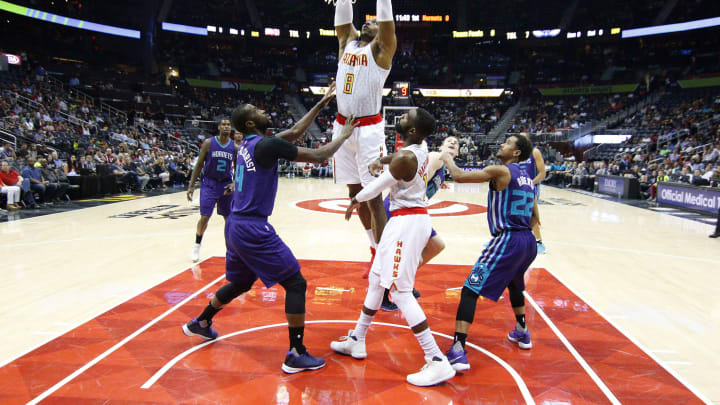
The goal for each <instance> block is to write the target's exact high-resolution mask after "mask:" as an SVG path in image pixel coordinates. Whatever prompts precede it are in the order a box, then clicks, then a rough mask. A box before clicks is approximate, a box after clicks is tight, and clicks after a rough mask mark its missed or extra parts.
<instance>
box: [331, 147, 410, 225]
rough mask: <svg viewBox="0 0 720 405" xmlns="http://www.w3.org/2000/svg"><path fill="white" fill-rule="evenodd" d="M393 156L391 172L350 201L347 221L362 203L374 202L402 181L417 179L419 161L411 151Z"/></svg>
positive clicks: (382, 175)
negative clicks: (381, 194) (373, 200)
mask: <svg viewBox="0 0 720 405" xmlns="http://www.w3.org/2000/svg"><path fill="white" fill-rule="evenodd" d="M392 156H393V157H392V161H391V162H390V170H388V171H387V172H385V173H383V174H381V175H380V176H379V177H378V178H376V179H375V180H373V181H371V182H370V184H368V185H367V186H365V187H363V189H362V190H361V191H360V192H359V193H357V195H355V197H353V198H352V199H351V200H350V205H349V206H348V208H347V210H346V211H345V220H346V221H349V220H350V218H351V217H352V213H353V211H354V210H355V208H356V207H357V206H358V205H359V204H360V203H361V202H365V201H369V200H372V199H373V198H375V197H376V196H378V195H380V193H382V191H383V190H385V189H388V188H390V187H392V186H393V185H395V183H397V182H398V181H400V180H405V181H410V180H412V179H413V177H415V172H416V171H417V166H418V161H417V158H416V157H415V154H414V153H412V152H410V151H400V152H398V153H395V154H393V155H392Z"/></svg>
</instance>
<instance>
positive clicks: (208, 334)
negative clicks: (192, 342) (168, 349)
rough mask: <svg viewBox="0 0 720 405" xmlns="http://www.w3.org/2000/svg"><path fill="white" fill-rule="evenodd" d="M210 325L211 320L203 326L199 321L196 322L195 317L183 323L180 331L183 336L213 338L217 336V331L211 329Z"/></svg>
mask: <svg viewBox="0 0 720 405" xmlns="http://www.w3.org/2000/svg"><path fill="white" fill-rule="evenodd" d="M210 325H212V321H210V322H208V326H207V327H205V328H203V327H202V326H200V322H198V320H197V318H195V319H193V320H192V321H190V322H188V323H186V324H185V325H183V326H182V331H183V333H184V334H185V336H200V337H201V338H203V339H205V340H213V339H216V338H217V337H218V333H217V332H216V331H215V330H213V329H212V328H211V327H210Z"/></svg>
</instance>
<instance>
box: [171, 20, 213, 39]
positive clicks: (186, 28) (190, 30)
mask: <svg viewBox="0 0 720 405" xmlns="http://www.w3.org/2000/svg"><path fill="white" fill-rule="evenodd" d="M162 29H163V31H173V32H182V33H184V34H193V35H204V36H207V34H208V30H207V28H204V27H193V26H191V25H182V24H173V23H169V22H164V23H162Z"/></svg>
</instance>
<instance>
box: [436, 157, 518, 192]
mask: <svg viewBox="0 0 720 405" xmlns="http://www.w3.org/2000/svg"><path fill="white" fill-rule="evenodd" d="M441 158H442V160H443V162H445V167H447V169H448V172H450V175H451V176H452V178H453V180H455V181H456V182H458V183H485V182H488V181H491V180H495V182H496V183H504V184H507V183H509V178H510V171H509V170H508V168H507V167H505V166H488V167H486V168H484V169H482V170H474V171H470V172H466V171H464V170H462V169H460V168H459V167H457V165H456V164H455V159H453V157H452V155H450V153H449V152H443V153H442V155H441ZM504 188H505V187H501V189H504Z"/></svg>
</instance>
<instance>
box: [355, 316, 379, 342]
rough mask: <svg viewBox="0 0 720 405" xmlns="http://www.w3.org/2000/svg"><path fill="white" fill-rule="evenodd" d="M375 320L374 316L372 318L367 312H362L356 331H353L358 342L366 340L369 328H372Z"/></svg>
mask: <svg viewBox="0 0 720 405" xmlns="http://www.w3.org/2000/svg"><path fill="white" fill-rule="evenodd" d="M373 318H374V316H370V315H368V314H366V313H365V312H362V311H360V318H359V319H358V321H357V324H355V329H354V330H353V333H352V335H353V336H354V337H356V338H357V339H358V340H365V336H366V335H367V331H368V328H370V324H371V323H372V320H373Z"/></svg>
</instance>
